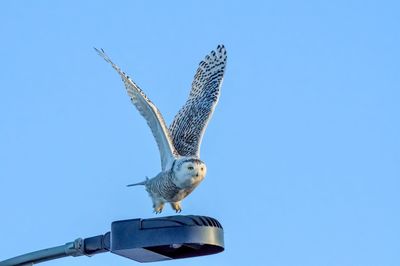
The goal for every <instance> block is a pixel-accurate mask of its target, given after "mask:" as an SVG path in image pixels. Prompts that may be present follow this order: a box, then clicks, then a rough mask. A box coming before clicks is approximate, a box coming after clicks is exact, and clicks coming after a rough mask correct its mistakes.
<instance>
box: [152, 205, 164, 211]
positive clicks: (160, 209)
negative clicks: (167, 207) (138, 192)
mask: <svg viewBox="0 0 400 266" xmlns="http://www.w3.org/2000/svg"><path fill="white" fill-rule="evenodd" d="M153 208H154V210H153V212H154V213H155V214H159V213H161V212H162V210H163V208H164V203H158V204H157V205H156V204H155V205H153Z"/></svg>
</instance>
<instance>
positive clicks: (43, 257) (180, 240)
mask: <svg viewBox="0 0 400 266" xmlns="http://www.w3.org/2000/svg"><path fill="white" fill-rule="evenodd" d="M223 250H224V232H223V228H222V226H221V224H220V223H219V222H218V221H217V220H216V219H214V218H211V217H206V216H198V215H175V216H167V217H159V218H150V219H140V218H138V219H130V220H122V221H115V222H113V223H112V224H111V231H110V232H107V233H106V234H104V235H98V236H93V237H89V238H85V239H82V238H78V239H76V240H75V241H73V242H69V243H66V244H65V245H61V246H57V247H53V248H48V249H43V250H39V251H35V252H31V253H27V254H24V255H21V256H17V257H14V258H11V259H7V260H4V261H0V266H17V265H18V266H22V265H24V266H26V265H33V264H36V263H39V262H44V261H48V260H53V259H58V258H62V257H68V256H74V257H77V256H83V255H86V256H93V255H96V254H98V253H103V252H111V253H114V254H117V255H120V256H123V257H126V258H129V259H132V260H136V261H138V262H154V261H162V260H172V259H181V258H190V257H196V256H204V255H211V254H215V253H219V252H222V251H223Z"/></svg>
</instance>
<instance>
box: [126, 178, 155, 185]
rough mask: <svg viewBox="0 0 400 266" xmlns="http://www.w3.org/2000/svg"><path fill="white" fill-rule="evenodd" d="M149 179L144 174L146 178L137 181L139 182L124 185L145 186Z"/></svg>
mask: <svg viewBox="0 0 400 266" xmlns="http://www.w3.org/2000/svg"><path fill="white" fill-rule="evenodd" d="M148 181H149V178H148V177H147V176H146V180H144V181H142V182H139V183H135V184H130V185H126V186H127V187H133V186H145V185H146V184H147V182H148Z"/></svg>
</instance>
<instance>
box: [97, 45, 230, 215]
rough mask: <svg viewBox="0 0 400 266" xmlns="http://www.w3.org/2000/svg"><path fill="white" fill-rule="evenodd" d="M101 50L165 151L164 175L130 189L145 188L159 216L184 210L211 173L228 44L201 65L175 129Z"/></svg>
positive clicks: (102, 51)
mask: <svg viewBox="0 0 400 266" xmlns="http://www.w3.org/2000/svg"><path fill="white" fill-rule="evenodd" d="M95 50H96V51H97V52H98V54H99V55H100V56H101V57H103V58H104V59H105V60H106V61H107V62H108V63H110V64H111V66H112V67H113V68H114V69H115V70H116V71H117V72H118V74H119V75H120V76H121V78H122V81H123V82H124V84H125V88H126V90H127V92H128V95H129V97H130V98H131V101H132V103H133V104H134V105H135V106H136V108H137V109H138V110H139V112H140V114H141V115H142V116H143V117H144V118H145V119H146V121H147V124H148V125H149V127H150V129H151V131H152V133H153V136H154V138H155V140H156V142H157V145H158V149H159V151H160V157H161V172H160V173H159V174H158V175H156V176H155V177H153V178H150V179H149V178H146V180H145V181H143V182H140V183H136V184H131V185H128V186H137V185H144V186H145V188H146V190H147V192H148V194H149V196H150V197H151V199H152V202H153V208H154V212H155V213H161V212H162V210H163V208H164V204H165V203H170V204H171V207H172V208H173V209H174V210H175V211H176V212H181V210H182V207H181V201H182V200H183V199H184V198H185V197H186V196H187V195H189V194H190V193H191V192H192V191H193V190H194V189H195V188H196V187H197V186H198V185H199V184H200V182H201V181H202V180H203V179H204V177H205V175H206V171H207V168H206V165H205V163H204V162H203V161H202V160H200V144H201V141H202V138H203V135H204V131H205V129H206V127H207V124H208V122H209V120H210V118H211V116H212V114H213V112H214V108H215V106H216V104H217V102H218V98H219V94H220V88H221V84H222V80H223V76H224V71H225V65H226V58H227V57H226V50H225V48H224V46H223V45H218V47H217V49H216V50H214V51H211V53H210V54H209V55H207V56H206V57H205V58H204V60H203V61H201V62H200V64H199V67H198V69H197V72H196V74H195V76H194V80H193V83H192V88H191V91H190V94H189V97H188V99H187V101H186V103H185V105H184V106H183V107H182V108H181V109H180V110H179V112H178V114H177V115H176V116H175V118H174V120H173V122H172V124H171V125H170V127H169V128H168V127H167V125H166V123H165V121H164V118H163V117H162V115H161V113H160V111H159V110H158V109H157V107H156V106H155V105H154V104H153V103H152V102H151V101H150V100H149V98H147V96H146V95H145V94H144V92H143V91H142V90H141V89H140V88H139V87H138V86H137V85H136V84H135V82H133V81H132V80H131V79H130V78H129V76H127V75H126V74H125V73H124V72H123V71H122V70H121V69H120V68H119V67H118V66H117V65H116V64H114V63H113V62H112V61H111V59H110V58H109V57H108V56H107V54H106V53H105V52H104V50H103V49H101V50H99V49H97V48H95Z"/></svg>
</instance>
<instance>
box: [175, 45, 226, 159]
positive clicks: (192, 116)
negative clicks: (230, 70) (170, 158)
mask: <svg viewBox="0 0 400 266" xmlns="http://www.w3.org/2000/svg"><path fill="white" fill-rule="evenodd" d="M226 59H227V56H226V50H225V47H224V46H223V45H218V47H217V49H216V50H215V51H211V53H210V54H209V55H207V56H206V57H205V58H204V60H203V61H201V62H200V64H199V67H198V69H197V72H196V75H195V76H194V80H193V83H192V89H191V91H190V94H189V98H188V99H187V101H186V103H185V105H184V106H183V107H182V108H181V109H180V110H179V112H178V114H177V115H176V116H175V118H174V121H173V122H172V124H171V125H170V127H169V131H170V133H171V137H172V140H173V143H174V147H175V149H176V150H177V151H178V153H179V154H180V155H182V156H197V157H200V144H201V141H202V138H203V135H204V131H205V129H206V127H207V124H208V121H209V120H210V118H211V116H212V114H213V112H214V108H215V106H216V105H217V102H218V98H219V94H220V88H221V84H222V79H223V77H224V71H225V65H226Z"/></svg>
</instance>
